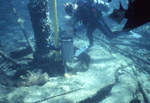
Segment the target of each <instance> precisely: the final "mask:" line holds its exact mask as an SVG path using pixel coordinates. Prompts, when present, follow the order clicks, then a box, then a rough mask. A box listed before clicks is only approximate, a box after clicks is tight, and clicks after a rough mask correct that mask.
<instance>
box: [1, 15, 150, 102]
mask: <svg viewBox="0 0 150 103" xmlns="http://www.w3.org/2000/svg"><path fill="white" fill-rule="evenodd" d="M7 15H12V14H11V13H10V14H7ZM10 17H13V16H10ZM7 18H9V16H7ZM5 22H6V21H5V20H4V21H0V24H1V25H4V24H5ZM9 22H11V24H13V25H9V24H5V25H4V26H3V27H1V28H2V29H1V31H0V51H3V53H5V54H7V56H11V57H12V58H13V59H14V60H17V62H18V63H20V64H22V65H23V69H24V71H25V70H26V68H28V70H27V72H28V74H29V75H31V78H30V79H29V82H28V85H27V84H25V85H23V84H22V85H19V84H15V83H16V82H18V81H16V80H15V79H10V78H11V77H12V76H13V75H14V74H15V73H16V71H18V68H17V67H16V66H14V64H13V63H12V62H10V61H9V60H8V59H6V58H3V57H2V56H0V103H40V102H41V103H140V102H141V103H150V35H149V34H150V23H147V24H145V25H143V26H141V27H139V28H137V29H135V30H133V32H135V33H138V34H139V35H140V36H141V37H137V36H129V35H123V36H121V37H118V38H114V39H109V38H107V37H105V36H104V35H102V33H101V32H100V31H99V30H96V31H95V32H94V45H93V46H92V47H91V48H90V49H88V50H87V51H86V52H85V53H83V54H81V56H80V57H79V58H74V61H73V62H71V63H67V66H68V75H65V76H63V75H59V73H58V74H53V75H54V76H47V74H49V73H47V74H40V72H39V73H38V74H34V71H32V70H34V68H33V69H32V70H31V71H30V70H29V68H32V67H28V65H29V66H30V62H31V61H32V60H33V57H32V52H31V51H28V48H27V47H28V46H27V43H26V40H25V39H24V37H23V35H22V33H21V31H20V28H19V26H18V25H17V23H13V22H15V19H13V20H11V21H9ZM29 22H30V21H25V24H26V27H25V29H27V30H28V29H29V31H28V32H29V38H30V39H31V40H32V42H35V40H34V39H33V35H32V33H33V32H32V30H31V23H29ZM113 25H116V24H112V25H111V27H114V28H112V30H117V29H119V26H113ZM4 29H5V30H4ZM31 35H32V36H31ZM77 36H78V39H76V38H75V39H74V46H75V47H77V48H81V47H83V46H85V45H88V40H87V38H86V36H85V31H81V32H79V33H77ZM20 51H21V52H20ZM12 54H13V55H12ZM51 68H53V67H51ZM41 75H44V76H45V75H46V76H45V77H46V81H44V82H42V85H39V84H38V83H37V84H36V83H33V82H32V80H33V79H35V78H36V77H37V76H39V77H41ZM19 78H21V79H22V80H24V79H26V76H25V75H24V74H22V76H20V77H19ZM36 79H37V78H36ZM38 79H39V78H38ZM44 80H45V79H44ZM39 81H40V80H39Z"/></svg>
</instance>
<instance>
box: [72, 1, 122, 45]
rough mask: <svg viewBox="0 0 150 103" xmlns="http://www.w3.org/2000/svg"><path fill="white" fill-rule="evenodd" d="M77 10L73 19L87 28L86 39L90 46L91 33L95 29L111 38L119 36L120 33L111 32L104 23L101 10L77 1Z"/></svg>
mask: <svg viewBox="0 0 150 103" xmlns="http://www.w3.org/2000/svg"><path fill="white" fill-rule="evenodd" d="M77 5H78V8H77V10H76V11H75V14H74V18H75V19H76V21H75V22H78V21H80V22H82V23H83V24H85V25H86V27H87V33H86V35H87V37H88V39H89V41H90V45H92V44H93V35H92V33H93V32H94V31H95V29H96V28H98V29H100V30H101V31H102V32H103V33H104V34H105V35H106V36H108V37H110V38H113V37H116V36H119V35H121V33H122V32H120V31H118V32H117V31H116V32H112V31H111V30H110V28H109V27H108V25H107V24H106V23H105V21H104V19H103V17H102V13H101V10H100V9H99V8H97V7H95V6H93V5H92V4H91V3H90V2H87V1H85V2H84V1H79V2H77Z"/></svg>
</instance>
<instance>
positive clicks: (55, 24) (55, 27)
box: [52, 0, 59, 59]
mask: <svg viewBox="0 0 150 103" xmlns="http://www.w3.org/2000/svg"><path fill="white" fill-rule="evenodd" d="M52 2H53V19H54V32H55V46H56V47H58V45H59V43H58V21H57V4H56V0H53V1H52ZM58 56H59V52H56V57H57V59H58Z"/></svg>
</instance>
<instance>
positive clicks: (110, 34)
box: [97, 17, 127, 38]
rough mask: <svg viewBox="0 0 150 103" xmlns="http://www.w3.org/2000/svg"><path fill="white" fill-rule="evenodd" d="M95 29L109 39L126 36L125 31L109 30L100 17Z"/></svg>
mask: <svg viewBox="0 0 150 103" xmlns="http://www.w3.org/2000/svg"><path fill="white" fill-rule="evenodd" d="M97 28H99V29H100V30H101V31H102V32H103V33H104V34H105V35H106V36H108V37H110V38H114V37H118V36H120V35H123V34H126V32H127V31H115V32H112V31H111V29H110V28H109V27H108V25H107V24H106V22H105V20H104V19H103V17H100V20H99V22H98V24H97Z"/></svg>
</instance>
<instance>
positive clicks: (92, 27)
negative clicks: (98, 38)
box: [86, 24, 96, 45]
mask: <svg viewBox="0 0 150 103" xmlns="http://www.w3.org/2000/svg"><path fill="white" fill-rule="evenodd" d="M95 29H96V27H95V26H94V25H90V24H88V25H87V33H86V35H87V37H88V39H89V42H90V45H93V35H92V33H93V32H94V30H95Z"/></svg>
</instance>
